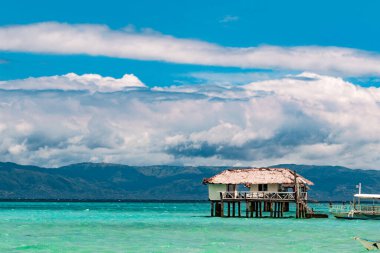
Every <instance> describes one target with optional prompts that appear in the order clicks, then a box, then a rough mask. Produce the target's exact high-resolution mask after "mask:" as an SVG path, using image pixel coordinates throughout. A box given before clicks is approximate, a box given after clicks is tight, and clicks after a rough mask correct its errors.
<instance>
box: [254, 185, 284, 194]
mask: <svg viewBox="0 0 380 253" xmlns="http://www.w3.org/2000/svg"><path fill="white" fill-rule="evenodd" d="M278 188H279V184H268V192H278ZM250 191H251V192H257V191H259V185H257V184H253V185H251V187H250Z"/></svg>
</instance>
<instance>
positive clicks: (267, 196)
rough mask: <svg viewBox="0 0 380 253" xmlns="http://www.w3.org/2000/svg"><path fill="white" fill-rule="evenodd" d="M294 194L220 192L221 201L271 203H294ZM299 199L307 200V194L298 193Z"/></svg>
mask: <svg viewBox="0 0 380 253" xmlns="http://www.w3.org/2000/svg"><path fill="white" fill-rule="evenodd" d="M295 194H296V193H295V192H264V191H260V192H252V191H231V192H227V191H226V192H220V195H221V199H223V200H240V199H241V200H273V201H295ZM299 198H300V199H302V200H307V192H301V193H299Z"/></svg>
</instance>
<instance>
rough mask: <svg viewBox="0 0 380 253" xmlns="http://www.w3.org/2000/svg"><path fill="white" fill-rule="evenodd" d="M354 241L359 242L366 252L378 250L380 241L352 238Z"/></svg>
mask: <svg viewBox="0 0 380 253" xmlns="http://www.w3.org/2000/svg"><path fill="white" fill-rule="evenodd" d="M354 240H357V241H359V242H360V243H361V244H362V245H363V246H364V248H366V249H367V250H380V241H371V240H367V239H362V238H359V237H354Z"/></svg>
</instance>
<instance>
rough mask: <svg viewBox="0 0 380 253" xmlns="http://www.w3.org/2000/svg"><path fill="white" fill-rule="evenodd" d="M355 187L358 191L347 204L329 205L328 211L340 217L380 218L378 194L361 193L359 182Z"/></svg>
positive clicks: (379, 197)
mask: <svg viewBox="0 0 380 253" xmlns="http://www.w3.org/2000/svg"><path fill="white" fill-rule="evenodd" d="M357 188H359V193H358V194H355V195H354V201H353V202H351V203H350V204H349V205H330V213H331V214H332V215H334V216H335V217H336V218H341V219H362V220H369V219H371V220H380V204H379V201H380V194H363V193H361V183H359V185H357ZM363 202H364V203H363ZM368 202H372V203H368Z"/></svg>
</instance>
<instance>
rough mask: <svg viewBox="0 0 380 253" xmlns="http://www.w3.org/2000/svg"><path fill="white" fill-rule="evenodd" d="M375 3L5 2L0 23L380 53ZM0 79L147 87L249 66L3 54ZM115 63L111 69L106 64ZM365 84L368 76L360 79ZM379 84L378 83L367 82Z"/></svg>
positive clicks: (0, 54)
mask: <svg viewBox="0 0 380 253" xmlns="http://www.w3.org/2000/svg"><path fill="white" fill-rule="evenodd" d="M379 5H380V4H379V3H378V2H376V1H365V2H363V3H360V4H359V3H358V2H357V1H333V2H332V1H311V2H310V1H309V2H307V3H306V2H305V1H291V2H285V1H238V2H235V1H182V2H181V4H178V2H177V1H137V2H136V1H107V3H104V2H100V1H99V2H97V1H79V3H78V1H71V0H69V1H62V2H60V1H54V2H52V1H33V2H31V1H4V3H2V8H1V10H0V25H1V26H9V25H17V24H33V23H37V22H47V21H55V22H63V23H69V24H84V23H85V24H102V25H107V26H109V27H110V28H111V29H114V30H117V29H121V28H123V27H125V26H128V25H129V26H134V27H135V28H136V29H137V30H141V29H144V28H150V29H153V30H155V31H158V32H160V33H162V34H167V35H172V36H174V37H177V38H189V39H197V40H202V41H206V42H210V43H216V44H219V45H222V46H231V47H251V46H259V45H276V46H311V45H316V46H338V47H349V48H356V49H362V50H367V51H371V52H379V51H380V44H379V43H377V42H378V41H379V39H380V32H379V27H378V19H377V10H378V9H379V7H380V6H379ZM0 59H3V60H4V61H7V64H1V65H0V79H2V80H9V79H17V78H25V77H29V76H44V75H57V74H65V73H68V72H75V73H78V74H83V73H99V74H102V75H110V76H114V77H120V76H122V75H123V74H124V73H126V72H131V73H135V74H136V75H137V76H139V78H140V79H142V80H143V81H144V82H145V83H146V84H147V85H151V86H154V85H160V86H164V85H171V84H179V83H181V82H186V83H189V82H191V83H199V82H200V80H194V79H193V78H191V77H189V75H188V74H189V73H193V72H221V73H224V72H252V71H254V72H255V71H257V70H258V69H255V68H244V69H242V68H236V67H235V68H226V67H222V68H221V67H215V66H200V65H196V64H189V65H188V64H186V65H183V64H175V63H163V62H160V61H139V60H133V59H115V58H110V57H93V56H83V55H63V56H62V55H59V56H57V55H55V54H48V55H47V54H35V53H23V52H12V53H10V52H4V51H3V52H0ZM110 66H112V67H110ZM362 83H363V85H368V84H367V82H362ZM369 85H377V83H376V82H375V83H373V82H372V83H369Z"/></svg>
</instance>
